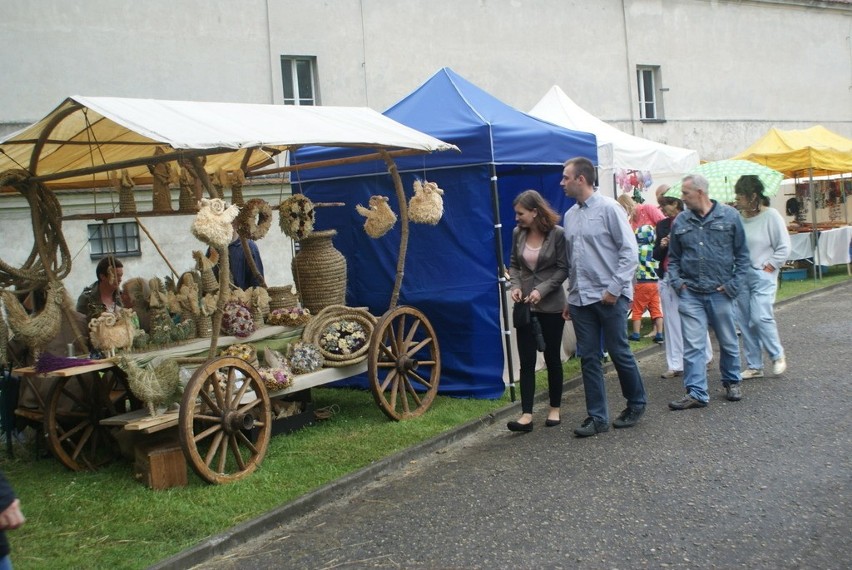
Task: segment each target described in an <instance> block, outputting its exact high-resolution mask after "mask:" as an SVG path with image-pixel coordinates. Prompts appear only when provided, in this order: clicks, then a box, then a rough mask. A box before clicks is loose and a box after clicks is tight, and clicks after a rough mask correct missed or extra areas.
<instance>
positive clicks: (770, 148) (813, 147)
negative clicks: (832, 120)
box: [733, 125, 852, 178]
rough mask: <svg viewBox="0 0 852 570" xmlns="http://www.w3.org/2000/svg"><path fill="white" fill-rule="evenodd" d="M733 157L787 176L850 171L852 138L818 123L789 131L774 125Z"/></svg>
mask: <svg viewBox="0 0 852 570" xmlns="http://www.w3.org/2000/svg"><path fill="white" fill-rule="evenodd" d="M733 158H734V159H739V160H750V161H752V162H757V163H759V164H763V165H764V166H768V167H769V168H772V169H774V170H777V171H779V172H783V173H784V175H785V177H787V178H803V177H806V176H824V175H828V174H841V173H845V172H852V139H847V138H845V137H843V136H841V135H838V134H837V133H834V132H832V131H829V130H828V129H826V128H825V127H823V126H821V125H817V126H815V127H811V128H809V129H804V130H790V131H783V130H781V129H774V128H773V129H769V132H768V133H766V134H765V135H764V136H763V137H762V138H761V139H759V140H758V141H757V142H755V143H754V144H753V145H751V146H750V147H748V148H747V149H746V150H744V151H743V152H741V153H740V154H738V155H736V156H734V157H733Z"/></svg>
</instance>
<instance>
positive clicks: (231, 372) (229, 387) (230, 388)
mask: <svg viewBox="0 0 852 570" xmlns="http://www.w3.org/2000/svg"><path fill="white" fill-rule="evenodd" d="M236 379H237V367H236V366H231V367H229V368H228V381H227V382H226V383H225V401H226V402H230V401H231V394H233V393H234V384H235V383H236ZM243 386H245V382H243Z"/></svg>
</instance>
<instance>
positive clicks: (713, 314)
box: [678, 289, 742, 402]
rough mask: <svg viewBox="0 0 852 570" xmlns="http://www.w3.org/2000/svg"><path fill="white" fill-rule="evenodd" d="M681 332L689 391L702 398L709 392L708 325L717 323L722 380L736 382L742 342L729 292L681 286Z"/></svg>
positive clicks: (715, 327)
mask: <svg viewBox="0 0 852 570" xmlns="http://www.w3.org/2000/svg"><path fill="white" fill-rule="evenodd" d="M678 312H679V313H680V325H681V332H682V334H683V386H684V388H686V391H687V393H688V394H689V395H690V396H692V397H693V398H695V399H696V400H701V401H702V402H707V401H709V400H710V395H709V394H708V393H707V357H706V343H707V342H708V340H707V327H708V326H711V327H713V331H714V332H715V333H716V340H717V341H718V342H719V371H720V372H721V373H722V383H727V384H736V383H738V382H740V381H741V380H742V378H741V377H740V343H739V341H738V340H737V328H736V324H735V323H734V300H733V299H731V298H730V297H729V296H728V295H727V294H725V293H720V292H718V291H714V292H712V293H696V292H695V291H690V290H689V289H681V291H680V304H679V305H678Z"/></svg>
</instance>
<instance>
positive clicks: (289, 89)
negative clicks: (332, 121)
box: [281, 55, 319, 105]
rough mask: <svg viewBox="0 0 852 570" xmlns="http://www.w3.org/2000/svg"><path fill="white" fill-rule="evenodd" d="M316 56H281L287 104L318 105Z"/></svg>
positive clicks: (285, 102) (282, 77)
mask: <svg viewBox="0 0 852 570" xmlns="http://www.w3.org/2000/svg"><path fill="white" fill-rule="evenodd" d="M316 64H317V59H316V58H315V57H303V56H291V55H282V56H281V82H282V85H283V88H284V104H285V105H318V104H319V101H318V98H317V89H316Z"/></svg>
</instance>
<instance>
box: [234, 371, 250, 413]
mask: <svg viewBox="0 0 852 570" xmlns="http://www.w3.org/2000/svg"><path fill="white" fill-rule="evenodd" d="M249 386H250V382H249V381H248V378H244V379H243V385H242V386H240V389H239V391H238V392H237V393H236V395H235V396H234V398H233V399H232V400H229V402H230V404H229V407H231V408H235V407H237V406H239V405H240V400H242V399H243V396H245V394H246V391H248V389H249Z"/></svg>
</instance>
